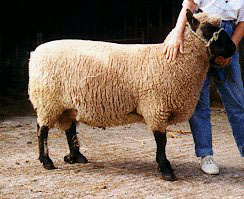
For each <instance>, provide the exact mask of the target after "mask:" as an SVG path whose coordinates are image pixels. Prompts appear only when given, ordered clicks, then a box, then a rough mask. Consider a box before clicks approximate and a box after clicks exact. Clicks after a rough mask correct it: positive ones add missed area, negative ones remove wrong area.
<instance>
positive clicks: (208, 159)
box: [201, 156, 219, 175]
mask: <svg viewBox="0 0 244 199" xmlns="http://www.w3.org/2000/svg"><path fill="white" fill-rule="evenodd" d="M201 169H202V171H203V172H204V173H207V174H211V175H216V174H219V166H218V165H217V164H216V163H215V161H214V160H213V156H205V157H202V159H201Z"/></svg>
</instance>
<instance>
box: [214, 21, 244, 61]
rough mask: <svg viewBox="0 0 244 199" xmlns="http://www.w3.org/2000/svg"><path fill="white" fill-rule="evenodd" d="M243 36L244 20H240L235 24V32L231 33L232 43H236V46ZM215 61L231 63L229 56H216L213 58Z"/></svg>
mask: <svg viewBox="0 0 244 199" xmlns="http://www.w3.org/2000/svg"><path fill="white" fill-rule="evenodd" d="M243 36H244V21H241V22H239V23H238V24H237V26H236V29H235V32H234V33H233V35H232V37H231V39H232V41H233V42H234V44H235V45H236V47H238V45H239V43H240V41H241V39H242V38H243ZM215 63H216V64H219V65H227V64H230V63H231V58H224V57H222V56H219V57H216V59H215Z"/></svg>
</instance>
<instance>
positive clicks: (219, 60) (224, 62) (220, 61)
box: [214, 56, 231, 66]
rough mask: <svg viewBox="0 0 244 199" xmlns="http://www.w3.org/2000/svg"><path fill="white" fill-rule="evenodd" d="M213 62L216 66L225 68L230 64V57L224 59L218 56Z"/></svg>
mask: <svg viewBox="0 0 244 199" xmlns="http://www.w3.org/2000/svg"><path fill="white" fill-rule="evenodd" d="M214 62H215V63H216V64H218V65H221V66H225V65H228V64H230V63H231V57H229V58H224V57H223V56H218V57H216V58H215V60H214Z"/></svg>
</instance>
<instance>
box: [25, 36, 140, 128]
mask: <svg viewBox="0 0 244 199" xmlns="http://www.w3.org/2000/svg"><path fill="white" fill-rule="evenodd" d="M131 48H134V49H136V48H138V46H137V45H134V46H130V48H127V47H126V46H124V45H119V44H112V43H104V42H92V41H80V40H79V41H78V40H63V41H55V42H50V43H47V44H44V45H41V46H40V47H38V48H37V49H36V51H35V52H33V53H32V55H31V59H30V67H29V70H30V82H29V94H30V99H31V101H32V103H33V105H34V107H35V108H38V107H41V106H43V103H47V104H49V106H50V104H51V103H53V105H55V104H58V105H59V106H60V107H59V108H60V109H61V110H62V109H63V111H65V110H67V109H69V110H71V109H72V110H73V109H74V110H76V111H77V119H78V120H81V121H82V122H84V123H87V124H90V125H93V126H112V125H119V124H124V123H132V122H136V121H141V120H142V118H141V117H140V116H139V115H138V114H136V113H135V109H136V106H137V102H136V100H135V98H134V92H133V91H132V89H131V87H130V86H129V83H128V81H127V79H128V75H127V72H128V67H127V64H128V63H127V62H128V59H127V58H126V56H129V55H131V53H130V50H131Z"/></svg>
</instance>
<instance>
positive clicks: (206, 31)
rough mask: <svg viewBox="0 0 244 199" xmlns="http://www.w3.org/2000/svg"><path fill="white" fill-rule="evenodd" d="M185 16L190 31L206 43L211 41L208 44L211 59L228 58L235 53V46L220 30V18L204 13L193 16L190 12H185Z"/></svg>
mask: <svg viewBox="0 0 244 199" xmlns="http://www.w3.org/2000/svg"><path fill="white" fill-rule="evenodd" d="M186 16H187V21H188V23H189V24H190V26H191V29H192V30H193V31H194V32H196V34H197V35H199V36H200V37H202V38H203V39H205V40H206V41H211V42H209V43H208V45H209V46H208V48H209V50H210V52H211V54H212V56H213V57H217V56H223V57H225V58H228V57H231V56H232V55H233V54H234V53H235V51H236V46H235V44H234V43H233V41H232V40H231V38H230V37H229V36H228V34H227V33H226V32H225V31H224V30H220V23H221V19H220V17H218V16H216V15H208V14H206V13H199V14H196V15H194V16H193V13H192V12H191V11H190V10H187V14H186ZM214 34H215V36H214ZM213 37H215V38H213Z"/></svg>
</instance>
